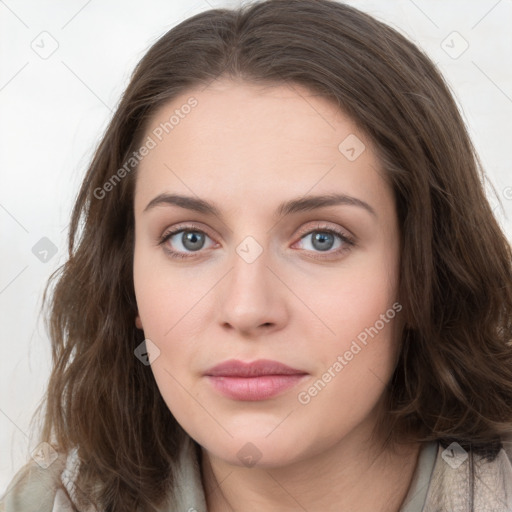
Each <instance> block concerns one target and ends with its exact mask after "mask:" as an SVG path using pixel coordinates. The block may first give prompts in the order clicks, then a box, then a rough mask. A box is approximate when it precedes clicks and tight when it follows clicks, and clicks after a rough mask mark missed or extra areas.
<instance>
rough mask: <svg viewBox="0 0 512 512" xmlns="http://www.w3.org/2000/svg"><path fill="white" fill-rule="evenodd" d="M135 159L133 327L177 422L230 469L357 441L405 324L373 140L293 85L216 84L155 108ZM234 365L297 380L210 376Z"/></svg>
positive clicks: (370, 420) (390, 213) (238, 373)
mask: <svg viewBox="0 0 512 512" xmlns="http://www.w3.org/2000/svg"><path fill="white" fill-rule="evenodd" d="M145 144H146V147H147V148H149V149H148V150H147V151H143V153H145V156H144V157H143V159H142V161H141V163H140V166H139V170H138V176H137V182H136V191H135V221H136V229H135V240H136V241H135V254H134V282H135V293H136V298H137V304H138V309H139V316H138V317H137V324H138V325H139V326H140V327H142V328H143V330H144V335H145V337H146V339H149V340H151V343H149V342H148V345H147V346H148V348H149V351H150V358H151V360H152V363H151V366H150V368H151V369H152V371H153V374H154V377H155V379H156V382H157V384H158V387H159V389H160V392H161V394H162V396H163V398H164V400H165V402H166V403H167V405H168V407H169V409H170V411H171V412H172V414H173V415H174V417H175V418H176V420H177V421H178V422H179V423H180V424H181V426H182V427H183V428H184V430H185V431H186V432H187V433H188V434H189V435H190V436H191V437H192V438H193V439H195V440H196V441H197V442H198V443H199V444H200V445H202V446H203V448H205V449H206V450H207V451H208V453H210V454H211V455H212V456H214V457H218V458H220V459H222V460H224V461H226V462H228V463H231V464H237V465H242V464H245V465H251V464H254V463H255V462H258V464H260V465H261V466H263V467H265V466H267V467H272V466H281V465H284V464H287V463H290V462H293V461H299V460H301V459H304V458H306V457H308V456H312V455H315V454H319V453H321V452H323V451H325V450H329V449H332V448H333V447H334V446H335V445H336V444H338V443H340V442H343V441H344V440H349V439H351V438H352V439H354V436H356V435H360V436H364V435H366V433H368V432H369V429H371V428H372V427H373V425H374V424H375V418H376V411H377V405H379V404H380V401H379V400H380V399H381V398H382V396H383V393H384V391H385V389H386V385H387V383H388V382H389V379H390V377H391V375H392V373H393V370H394V367H395V361H396V356H397V350H398V344H397V333H398V323H397V322H399V321H400V312H399V311H400V309H401V305H400V304H399V303H398V302H397V282H398V268H399V229H398V223H397V217H396V211H395V207H394V201H393V195H392V191H391V189H390V187H389V186H388V184H387V183H386V182H385V181H384V179H383V177H382V171H381V169H380V167H379V161H378V160H377V159H376V156H375V153H374V152H373V151H372V148H371V146H370V141H368V140H367V139H366V138H365V137H364V135H363V134H361V133H360V132H359V131H358V130H357V129H356V126H355V125H354V123H353V122H352V121H351V120H350V119H349V118H347V117H346V116H345V115H343V114H342V113H341V112H339V110H338V109H336V108H335V106H334V105H333V104H331V103H330V102H328V101H327V100H325V99H323V98H321V97H319V96H317V95H314V94H312V93H311V92H309V91H308V90H307V89H305V88H303V87H301V86H298V85H293V87H291V86H285V85H279V86H275V87H263V86H260V85H253V84H249V83H246V82H232V81H228V80H220V81H217V82H214V83H213V84H212V85H210V86H209V87H208V88H206V89H204V90H202V89H199V88H197V89H194V90H190V91H188V92H187V93H185V94H183V95H182V96H180V97H178V98H176V99H175V100H174V101H172V103H169V104H168V105H166V106H165V107H164V108H161V109H160V110H159V111H158V112H157V114H156V115H155V116H154V117H153V119H152V122H151V123H150V126H149V127H148V131H147V133H146V137H145ZM141 154H142V152H141ZM178 196H184V197H186V199H180V198H178ZM334 196H336V197H337V198H338V199H336V200H326V197H334ZM172 231H176V232H177V233H175V234H173V235H170V236H169V234H170V233H171V232H172ZM173 255H174V256H173ZM232 360H236V361H239V362H242V363H251V362H254V361H258V360H267V361H268V360H270V361H274V362H278V363H281V364H283V365H286V366H288V367H290V368H292V369H294V373H293V374H286V372H285V370H283V369H282V368H280V367H279V366H276V365H270V366H265V365H262V366H261V367H258V368H256V370H254V368H253V369H252V370H251V369H250V370H247V368H245V370H246V371H247V372H248V373H244V368H241V366H243V365H238V366H237V365H236V364H235V366H234V367H231V372H230V371H229V369H228V370H226V368H224V369H222V368H221V369H218V371H214V370H212V368H214V367H215V366H217V365H219V364H220V363H223V362H226V361H232ZM141 364H142V363H141ZM148 371H149V370H148ZM271 375H272V376H271Z"/></svg>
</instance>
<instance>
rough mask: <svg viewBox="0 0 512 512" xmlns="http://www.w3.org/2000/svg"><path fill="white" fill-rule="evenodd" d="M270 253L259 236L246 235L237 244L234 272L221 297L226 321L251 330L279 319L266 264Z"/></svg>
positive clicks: (222, 316)
mask: <svg viewBox="0 0 512 512" xmlns="http://www.w3.org/2000/svg"><path fill="white" fill-rule="evenodd" d="M259 238H260V240H261V239H262V238H263V235H261V236H260V237H259ZM266 240H268V237H266ZM270 256H271V255H270V250H269V248H268V243H267V242H266V241H265V240H261V242H260V241H258V240H257V239H256V236H252V235H249V236H246V237H245V238H243V239H242V241H241V242H240V243H239V244H238V245H237V246H236V247H235V251H234V254H233V256H232V260H231V265H230V267H231V272H230V273H229V277H228V279H227V280H226V283H225V285H224V287H223V289H222V292H221V296H220V297H219V300H220V303H221V306H220V307H221V321H222V322H223V323H226V322H227V323H229V324H230V325H231V326H232V327H234V328H237V329H240V330H246V331H248V330H251V329H254V328H257V327H258V326H259V325H262V324H268V323H274V322H275V321H276V318H277V317H276V314H277V310H278V308H277V307H276V306H277V304H276V300H277V295H276V287H275V286H274V285H275V283H272V280H273V279H274V276H273V274H272V272H271V271H270V270H269V268H268V267H267V266H270V265H269V264H270V260H271V257H270Z"/></svg>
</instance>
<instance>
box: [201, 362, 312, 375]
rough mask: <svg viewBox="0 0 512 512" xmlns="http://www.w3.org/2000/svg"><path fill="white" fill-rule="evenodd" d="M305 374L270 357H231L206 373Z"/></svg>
mask: <svg viewBox="0 0 512 512" xmlns="http://www.w3.org/2000/svg"><path fill="white" fill-rule="evenodd" d="M299 374H300V375H305V374H306V372H304V371H302V370H297V369H296V368H291V367H290V366H287V365H285V364H283V363H280V362H278V361H271V360H269V359H258V360H257V361H252V362H250V363H245V362H244V361H239V360H236V359H230V360H228V361H224V362H222V363H220V364H218V365H216V366H213V367H212V368H210V369H209V370H207V371H206V372H205V375H208V376H212V377H221V376H222V377H259V376H261V375H299Z"/></svg>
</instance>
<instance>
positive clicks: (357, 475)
mask: <svg viewBox="0 0 512 512" xmlns="http://www.w3.org/2000/svg"><path fill="white" fill-rule="evenodd" d="M354 441H355V440H354V439H351V440H350V442H349V440H346V439H344V440H342V441H340V442H339V443H338V444H337V445H335V446H332V447H330V448H329V449H328V450H325V451H324V452H322V453H319V454H316V455H313V456H310V457H308V458H306V459H301V460H298V461H295V462H292V463H289V464H286V465H282V466H273V467H266V468H261V467H257V466H254V467H252V468H247V467H243V466H238V465H233V464H229V463H227V462H226V461H223V460H222V459H219V458H216V457H214V456H212V455H211V454H210V453H208V452H207V451H206V450H204V449H203V450H202V456H201V466H202V467H201V471H202V478H203V487H204V489H205V495H206V501H207V509H208V511H209V512H226V511H232V512H256V511H257V512H270V511H273V512H274V511H276V510H279V511H282V512H292V511H293V512H296V511H297V510H308V511H310V512H315V511H323V512H329V511H332V512H342V511H353V510H357V511H358V512H398V511H399V510H400V507H401V506H402V504H403V501H404V499H405V497H406V495H407V491H408V489H409V486H410V483H411V480H412V476H413V474H414V470H415V468H416V464H417V460H418V455H419V451H420V448H421V445H420V444H419V443H414V444H408V445H403V446H401V447H397V448H396V450H394V451H391V450H388V451H382V450H377V449H376V448H375V447H373V448H372V447H371V446H370V445H369V444H368V443H364V442H359V443H358V442H354Z"/></svg>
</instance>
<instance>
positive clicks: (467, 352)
mask: <svg viewBox="0 0 512 512" xmlns="http://www.w3.org/2000/svg"><path fill="white" fill-rule="evenodd" d="M220 77H233V78H236V79H242V80H245V81H248V82H254V83H261V84H285V83H286V84H290V85H293V84H300V85H303V86H306V87H307V88H308V89H309V90H310V91H312V92H313V93H315V94H318V95H321V96H322V97H325V98H328V99H329V100H331V101H332V102H333V105H335V106H336V107H338V108H340V109H342V110H343V111H344V112H345V113H346V114H347V115H348V116H349V117H350V118H351V119H352V120H353V121H354V122H355V123H356V125H357V126H358V128H359V129H360V130H361V131H362V132H363V133H365V134H366V135H367V136H368V137H369V139H370V140H371V141H372V142H373V143H374V145H375V148H376V150H377V155H378V157H379V159H380V161H381V162H382V164H383V167H384V169H385V170H386V178H387V179H388V180H389V182H390V183H391V185H392V188H393V191H394V197H395V201H396V209H397V212H398V218H399V224H400V233H401V262H400V282H399V299H400V303H401V304H402V306H403V311H402V313H401V315H402V318H403V320H404V327H403V331H402V332H401V339H400V340H399V341H400V343H401V346H400V356H399V359H398V363H397V366H396V369H395V372H394V374H393V376H392V379H391V381H390V382H389V386H388V387H387V389H386V397H385V404H386V410H385V411H384V414H383V418H382V421H381V422H379V429H380V431H381V432H382V433H384V434H385V435H384V436H383V438H385V439H386V440H387V441H386V442H387V443H388V444H389V446H394V445H395V443H401V442H409V441H420V442H426V441H430V440H438V441H439V442H441V443H442V444H443V445H448V444H449V443H450V442H451V441H453V440H456V441H457V442H459V444H461V446H463V447H464V448H466V449H468V450H472V451H473V452H474V453H478V454H482V455H485V456H486V457H488V458H490V459H492V458H493V457H495V455H496V454H497V452H498V450H499V449H500V448H501V446H502V444H501V441H502V439H503V436H505V435H509V434H510V433H512V268H511V267H512V255H511V248H510V244H509V242H508V241H507V239H506V237H505V235H504V234H503V232H502V231H501V230H500V227H499V225H498V223H497V221H496V220H495V218H494V216H493V213H492V210H491V208H490V206H489V203H488V201H487V199H486V195H485V190H484V183H485V175H484V172H483V170H482V165H481V162H480V161H479V158H478V156H477V154H476V151H475V149H474V146H473V145H472V142H471V140H470V138H469V136H468V132H467V130H466V127H465V125H464V122H463V120H462V118H461V115H460V113H459V111H458V108H457V106H456V103H455V101H454V99H453V97H452V95H451V93H450V91H449V87H448V86H447V84H446V82H445V81H444V79H443V77H442V76H441V74H440V72H439V71H438V70H437V69H436V67H435V65H434V64H433V63H432V62H431V60H430V59H429V58H428V57H427V56H426V55H425V54H424V53H423V52H422V51H421V50H420V49H419V48H418V47H417V46H415V45H414V44H413V43H412V42H410V41H409V40H407V39H406V38H405V37H403V36H402V35H401V34H400V33H398V32H397V31H396V30H394V29H393V28H390V27H389V26H387V25H386V24H384V23H382V22H380V21H378V20H376V19H375V18H373V17H372V16H370V15H367V14H365V13H363V12H360V11H359V10H357V9H355V8H353V7H350V6H347V5H344V4H342V3H338V2H334V1H330V0H315V1H312V0H269V1H265V2H257V3H253V4H248V5H246V6H243V7H241V8H240V9H238V10H227V9H214V10H209V11H206V12H203V13H200V14H197V15H195V16H193V17H191V18H189V19H187V20H185V21H183V22H182V23H180V24H179V25H177V26H176V27H174V28H172V29H171V30H169V31H168V32H167V33H166V34H165V35H164V36H163V37H161V38H160V39H159V40H158V41H157V42H156V43H155V44H154V45H153V46H152V47H151V48H150V49H149V51H148V52H147V54H146V55H145V56H144V57H143V59H142V60H141V61H140V63H139V64H138V65H137V66H136V68H135V70H134V72H133V75H132V77H131V81H130V83H129V85H128V87H127V89H126V91H125V92H124V94H123V96H122V99H121V101H120V103H119V105H118V107H117V109H116V111H115V114H114V115H113V118H112V120H111V122H110V124H109V126H108V128H107V130H106V132H105V133H104V135H103V137H102V139H101V142H100V143H99V146H98V148H97V150H96V152H95V154H94V156H93V158H92V162H91V164H90V166H89V168H88V170H87V173H86V176H85V179H84V181H83V184H82V186H81V189H80V191H79V194H78V197H77V200H76V204H75V206H74V209H73V213H72V218H71V224H70V231H69V248H68V250H69V260H68V261H67V263H65V264H64V265H63V266H62V267H61V268H60V269H59V270H58V271H57V272H56V273H55V274H54V275H53V276H52V277H51V279H50V280H49V282H48V285H47V288H46V291H45V294H44V302H43V303H44V304H46V305H47V306H48V307H49V311H48V319H49V332H50V337H51V343H52V356H53V370H52V373H51V377H50V380H49V384H48V390H47V393H46V395H45V398H44V400H45V401H44V403H42V404H41V405H40V407H42V406H43V405H45V406H46V411H45V416H44V422H43V427H42V430H41V433H40V440H41V441H46V442H48V443H50V444H52V445H53V446H54V448H55V449H56V450H57V451H59V452H63V453H66V452H67V451H68V450H70V449H71V448H73V447H78V453H79V457H80V460H81V461H82V468H81V471H80V474H79V478H78V481H77V483H78V486H79V488H80V489H81V490H82V492H83V494H84V496H85V497H86V499H87V500H90V501H92V502H93V503H95V504H96V506H98V507H101V508H102V509H104V510H106V511H114V510H116V511H117V510H122V511H126V510H136V509H137V510H140V511H147V510H148V511H149V510H153V507H157V506H158V505H160V504H162V503H163V502H164V500H165V496H166V495H167V494H168V493H169V492H171V493H172V488H173V482H174V481H175V480H174V469H173V468H175V467H176V464H177V452H178V449H179V447H180V445H181V444H182V442H183V441H184V439H185V436H186V435H187V434H186V433H185V432H184V431H183V430H182V428H181V427H180V425H179V424H178V423H177V421H176V420H175V418H174V417H173V415H172V414H171V412H170V411H169V409H168V407H167V406H166V404H165V402H164V401H163V399H162V397H161V395H160V392H159V390H158V387H157V385H156V382H155V380H154V377H153V374H152V371H151V369H150V367H149V366H145V365H143V364H141V363H140V361H139V360H138V359H137V358H136V357H135V356H134V349H135V348H136V347H137V346H138V345H139V344H140V343H141V342H142V341H143V339H144V336H143V333H142V332H141V331H140V330H138V329H137V328H136V327H135V325H134V318H135V316H136V314H137V304H136V301H135V294H134V287H133V275H132V274H133V268H132V267H133V260H132V258H133V250H134V213H133V196H134V183H135V177H136V165H132V166H131V167H130V172H128V173H127V176H126V177H124V178H123V179H121V180H120V181H119V183H117V182H116V184H115V185H114V186H113V187H111V188H112V190H111V191H110V192H108V193H107V194H105V196H104V197H103V198H98V197H99V194H98V190H99V189H101V187H103V186H104V184H105V183H106V182H107V181H108V180H109V179H110V178H111V177H112V176H113V175H114V174H115V173H116V172H117V170H118V169H120V168H121V167H122V166H123V165H124V164H125V163H126V162H127V161H129V159H130V156H131V155H132V154H133V152H134V151H136V150H137V148H139V147H140V144H141V141H142V137H143V136H144V133H145V129H146V127H147V126H148V121H149V120H150V119H151V117H152V115H153V114H154V113H155V111H156V110H157V109H158V108H159V107H161V106H162V105H163V104H165V103H167V102H170V101H172V100H173V98H175V97H176V96H177V95H179V94H183V93H184V92H186V91H187V90H188V89H190V88H192V87H196V86H202V85H204V86H205V87H206V86H207V85H208V84H209V83H210V82H211V81H212V80H215V79H218V78H220ZM95 191H96V192H95ZM40 407H39V408H40ZM39 408H38V411H39Z"/></svg>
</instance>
